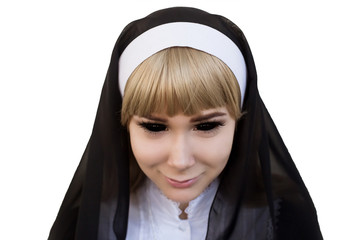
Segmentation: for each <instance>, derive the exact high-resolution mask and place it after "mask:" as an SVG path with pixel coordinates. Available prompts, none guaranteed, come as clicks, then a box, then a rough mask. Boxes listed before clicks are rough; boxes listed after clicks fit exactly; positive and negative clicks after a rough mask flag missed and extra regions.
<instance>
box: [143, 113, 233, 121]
mask: <svg viewBox="0 0 360 240" xmlns="http://www.w3.org/2000/svg"><path fill="white" fill-rule="evenodd" d="M225 115H226V113H224V112H212V113H209V114H204V115H199V116H196V117H193V118H191V119H190V122H192V123H193V122H201V121H205V120H209V119H211V118H214V117H221V116H225ZM144 118H147V119H149V120H152V121H156V122H161V123H167V119H165V118H161V117H156V116H152V115H150V116H147V117H144Z"/></svg>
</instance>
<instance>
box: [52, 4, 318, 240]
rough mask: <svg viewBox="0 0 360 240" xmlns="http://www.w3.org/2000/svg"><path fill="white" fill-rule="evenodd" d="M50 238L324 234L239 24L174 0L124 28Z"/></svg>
mask: <svg viewBox="0 0 360 240" xmlns="http://www.w3.org/2000/svg"><path fill="white" fill-rule="evenodd" d="M48 239H49V240H60V239H61V240H64V239H78V240H95V239H101V240H103V239H104V240H105V239H106V240H123V239H126V240H149V239H158V240H169V239H172V240H190V239H193V240H203V239H206V240H305V239H306V240H320V239H323V238H322V235H321V231H320V228H319V224H318V220H317V215H316V210H315V207H314V205H313V202H312V200H311V197H310V195H309V193H308V191H307V189H306V186H305V185H304V183H303V181H302V179H301V176H300V174H299V172H298V170H297V169H296V167H295V164H294V162H293V160H292V158H291V156H290V154H289V152H288V150H287V148H286V146H285V145H284V143H283V141H282V139H281V136H280V135H279V133H278V131H277V129H276V127H275V124H274V123H273V121H272V119H271V117H270V115H269V113H268V111H267V109H266V107H265V105H264V103H263V102H262V100H261V98H260V96H259V92H258V88H257V75H256V69H255V64H254V60H253V57H252V54H251V51H250V48H249V45H248V43H247V41H246V39H245V36H244V35H243V33H242V31H241V30H240V29H239V28H238V27H237V26H236V25H235V24H234V23H232V22H231V21H230V20H228V19H226V18H225V17H222V16H219V15H213V14H209V13H207V12H204V11H202V10H199V9H195V8H186V7H175V8H168V9H164V10H159V11H157V12H154V13H152V14H150V15H148V16H146V17H145V18H143V19H140V20H136V21H134V22H131V23H130V24H129V25H127V26H126V27H125V29H124V30H123V31H122V33H121V34H120V36H119V38H118V40H117V42H116V44H115V47H114V50H113V53H112V57H111V62H110V66H109V68H108V71H107V75H106V79H105V83H104V85H103V89H102V92H101V98H100V102H99V106H98V111H97V114H96V119H95V123H94V127H93V130H92V134H91V137H90V140H89V142H88V144H87V147H86V149H85V152H84V154H83V157H82V159H81V161H80V164H79V166H78V168H77V170H76V172H75V175H74V177H73V180H72V182H71V184H70V186H69V189H68V191H67V193H66V195H65V198H64V200H63V203H62V205H61V207H60V210H59V213H58V215H57V217H56V220H55V222H54V224H53V226H52V228H51V231H50V235H49V238H48Z"/></svg>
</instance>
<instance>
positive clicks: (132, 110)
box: [121, 47, 241, 126]
mask: <svg viewBox="0 0 360 240" xmlns="http://www.w3.org/2000/svg"><path fill="white" fill-rule="evenodd" d="M240 99H241V98H240V88H239V84H238V82H237V80H236V78H235V76H234V74H233V73H232V71H231V70H230V69H229V68H228V67H227V66H226V65H225V64H224V63H223V62H222V61H221V60H219V59H218V58H216V57H214V56H212V55H210V54H208V53H205V52H202V51H199V50H195V49H193V48H188V47H172V48H167V49H164V50H162V51H160V52H158V53H156V54H154V55H152V56H150V57H149V58H148V59H146V60H145V61H144V62H143V63H141V64H140V65H139V66H138V67H137V68H136V69H135V70H134V72H133V73H132V74H131V75H130V77H129V79H128V81H127V83H126V86H125V91H124V97H123V105H122V110H121V123H122V124H123V125H124V126H127V125H128V123H129V121H130V119H131V117H132V116H133V115H138V116H145V117H146V116H150V115H151V114H153V113H165V114H167V115H169V116H174V115H176V114H178V113H183V114H185V115H194V114H197V113H199V112H200V111H203V110H206V109H210V108H218V107H224V106H226V107H227V109H228V111H229V113H230V115H231V116H232V117H233V118H234V119H235V120H238V119H239V118H240V117H241V111H240V106H241V104H240V101H241V100H240Z"/></svg>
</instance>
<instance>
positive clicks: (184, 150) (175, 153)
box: [168, 134, 195, 170]
mask: <svg viewBox="0 0 360 240" xmlns="http://www.w3.org/2000/svg"><path fill="white" fill-rule="evenodd" d="M170 145H171V146H170V148H169V149H170V153H169V158H168V164H169V165H170V166H171V167H174V168H177V169H178V170H185V169H187V168H190V167H191V166H193V165H194V164H195V158H194V156H193V151H192V146H191V142H190V141H189V139H188V138H187V136H186V135H185V134H181V135H176V136H174V137H173V140H172V142H171V144H170Z"/></svg>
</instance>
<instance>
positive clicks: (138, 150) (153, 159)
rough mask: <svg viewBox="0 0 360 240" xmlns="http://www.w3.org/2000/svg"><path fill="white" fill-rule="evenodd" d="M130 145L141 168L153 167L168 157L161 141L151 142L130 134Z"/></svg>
mask: <svg viewBox="0 0 360 240" xmlns="http://www.w3.org/2000/svg"><path fill="white" fill-rule="evenodd" d="M130 144H131V149H132V151H133V154H134V156H135V159H136V161H137V162H138V163H139V165H140V166H146V167H151V166H153V165H156V164H158V163H160V162H161V161H162V159H164V158H165V157H166V151H165V149H164V147H163V144H161V142H160V141H153V140H152V141H151V140H149V139H146V138H145V137H144V136H141V135H138V134H130Z"/></svg>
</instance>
